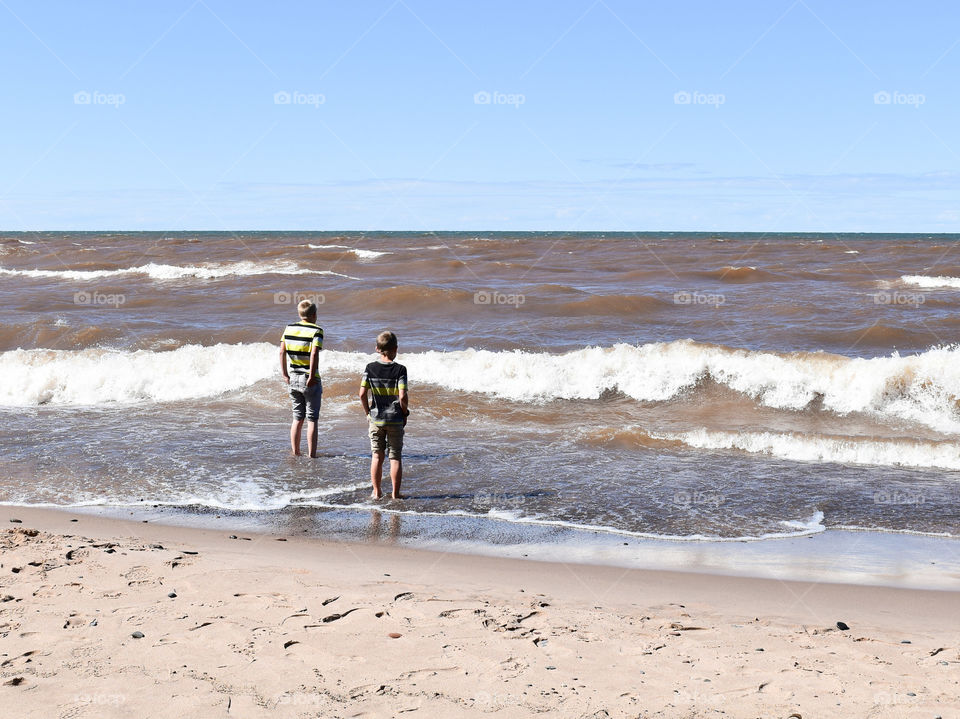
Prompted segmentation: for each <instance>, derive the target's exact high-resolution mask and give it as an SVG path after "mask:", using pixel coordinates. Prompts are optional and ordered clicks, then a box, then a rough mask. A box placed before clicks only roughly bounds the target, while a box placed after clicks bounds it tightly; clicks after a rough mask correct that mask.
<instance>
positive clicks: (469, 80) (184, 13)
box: [0, 0, 960, 232]
mask: <svg viewBox="0 0 960 719" xmlns="http://www.w3.org/2000/svg"><path fill="white" fill-rule="evenodd" d="M0 61H2V65H3V67H4V69H5V71H4V73H3V75H2V76H0V83H2V85H0V86H2V90H3V96H4V98H5V102H4V103H3V108H4V111H3V113H2V114H0V131H2V135H3V138H4V142H3V144H2V147H3V161H2V165H0V167H2V174H0V228H3V229H6V230H41V229H153V230H176V229H211V230H218V229H317V230H337V229H357V230H373V229H450V230H457V229H464V230H469V229H473V230H484V229H487V230H638V231H639V230H730V231H735V230H758V231H790V230H811V231H816V230H819V231H895V232H949V231H957V230H958V228H960V202H958V200H960V123H957V122H956V118H957V117H958V110H960V95H958V93H957V90H956V84H955V80H954V79H955V78H956V77H957V75H958V71H960V6H956V5H953V4H951V3H937V2H930V3H922V2H921V3H917V4H911V5H905V4H903V3H899V2H897V3H894V2H843V3H837V2H826V1H824V0H796V1H793V0H786V1H782V2H781V1H774V0H765V1H764V2H740V3H715V2H678V3H639V2H624V1H618V0H582V1H577V2H572V1H571V2H567V1H556V0H551V1H550V2H526V1H523V2H519V3H518V2H496V1H494V2H489V1H484V2H473V3H460V2H439V0H437V1H434V0H430V1H427V0H384V1H381V0H370V1H369V2H362V3H328V2H289V3H277V4H268V3H259V2H257V3H255V2H226V1H225V0H183V1H182V2H175V1H174V0H170V1H168V2H163V3H120V2H85V3H76V2H36V1H34V2H28V1H25V0H0ZM878 93H879V94H878Z"/></svg>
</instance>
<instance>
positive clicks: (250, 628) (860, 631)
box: [0, 508, 960, 719]
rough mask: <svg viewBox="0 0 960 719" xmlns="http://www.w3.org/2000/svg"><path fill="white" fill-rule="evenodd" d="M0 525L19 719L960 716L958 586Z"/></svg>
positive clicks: (110, 522) (6, 641)
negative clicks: (746, 575)
mask: <svg viewBox="0 0 960 719" xmlns="http://www.w3.org/2000/svg"><path fill="white" fill-rule="evenodd" d="M10 519H19V520H21V521H20V522H17V523H14V522H9V520H10ZM74 519H75V520H76V521H72V520H74ZM0 521H2V522H3V526H2V534H0V547H2V550H0V565H2V566H0V578H2V579H0V582H2V586H0V598H2V600H3V601H2V602H0V636H2V637H3V643H2V652H0V687H2V689H0V691H2V693H3V703H4V705H5V706H7V707H16V709H17V714H16V715H17V716H23V717H37V718H40V717H43V718H44V719H47V718H48V717H57V718H58V719H67V718H68V717H69V718H70V719H74V718H76V719H83V718H84V717H90V718H91V719H92V718H94V717H97V718H109V717H124V718H129V717H141V716H150V717H205V718H206V717H221V716H222V717H243V718H244V719H246V718H249V717H261V716H262V717H267V716H291V717H348V716H349V717H352V716H363V717H392V716H424V717H441V716H442V717H479V716H491V715H496V716H503V717H527V716H531V715H534V714H539V715H542V716H557V717H607V716H610V717H712V716H726V717H731V716H733V717H759V716H763V717H789V716H791V715H795V716H801V717H804V718H807V717H824V716H877V717H886V716H904V717H913V716H917V717H930V719H932V718H933V717H936V716H942V717H948V716H955V715H956V713H957V711H958V710H960V699H958V698H957V697H958V696H960V621H958V618H957V617H958V616H960V612H958V609H960V594H957V593H955V592H944V591H925V590H918V589H897V588H880V587H866V586H856V585H844V584H827V583H812V582H788V581H779V580H771V579H751V578H744V577H728V576H716V575H710V574H693V573H681V572H669V571H650V570H637V569H623V568H617V567H609V566H591V565H583V564H572V563H571V564H565V563H558V562H534V561H523V560H515V559H506V558H492V557H481V556H465V555H462V554H453V553H442V552H429V551H422V550H414V549H409V548H403V547H384V546H378V545H372V544H367V545H364V544H347V543H332V542H324V541H321V540H316V539H307V538H301V537H278V536H275V535H266V534H253V533H240V532H237V533H236V534H232V535H231V534H228V533H226V532H224V531H221V530H215V529H197V528H184V527H172V526H166V525H159V524H154V523H141V522H130V521H124V520H117V519H107V518H101V517H91V516H89V515H86V514H71V513H68V512H60V511H53V510H41V509H26V508H16V509H14V508H5V509H4V511H3V512H2V513H0ZM837 622H843V623H845V626H848V627H849V628H848V629H846V630H842V629H839V628H838V627H837ZM137 633H140V634H142V635H143V636H142V637H140V636H137Z"/></svg>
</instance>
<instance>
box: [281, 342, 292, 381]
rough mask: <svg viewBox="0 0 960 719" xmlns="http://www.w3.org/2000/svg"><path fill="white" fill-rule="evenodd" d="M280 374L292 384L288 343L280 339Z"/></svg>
mask: <svg viewBox="0 0 960 719" xmlns="http://www.w3.org/2000/svg"><path fill="white" fill-rule="evenodd" d="M280 374H282V375H283V378H284V379H285V380H286V381H287V384H290V375H289V374H287V343H286V342H284V341H283V340H280Z"/></svg>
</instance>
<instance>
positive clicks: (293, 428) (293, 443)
mask: <svg viewBox="0 0 960 719" xmlns="http://www.w3.org/2000/svg"><path fill="white" fill-rule="evenodd" d="M301 429H303V420H302V419H295V420H293V424H291V425H290V449H292V450H293V453H294V454H295V455H296V456H297V457H299V456H300V430H301Z"/></svg>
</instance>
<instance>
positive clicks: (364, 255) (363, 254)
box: [307, 244, 393, 260]
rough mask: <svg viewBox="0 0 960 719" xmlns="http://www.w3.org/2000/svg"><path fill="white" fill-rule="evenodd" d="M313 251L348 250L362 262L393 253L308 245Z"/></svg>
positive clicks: (339, 246) (336, 246)
mask: <svg viewBox="0 0 960 719" xmlns="http://www.w3.org/2000/svg"><path fill="white" fill-rule="evenodd" d="M307 247H309V248H310V249H312V250H347V251H348V252H352V253H353V254H355V255H356V256H357V257H358V258H359V259H361V260H375V259H376V258H378V257H383V256H384V255H392V254H393V253H392V252H386V251H381V250H359V249H357V248H356V247H349V246H348V245H311V244H308V245H307Z"/></svg>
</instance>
